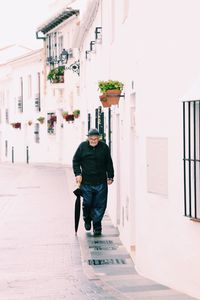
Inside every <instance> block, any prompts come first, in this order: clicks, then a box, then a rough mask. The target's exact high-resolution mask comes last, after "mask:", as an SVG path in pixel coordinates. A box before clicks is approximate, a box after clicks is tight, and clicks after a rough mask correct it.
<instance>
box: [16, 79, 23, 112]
mask: <svg viewBox="0 0 200 300" xmlns="http://www.w3.org/2000/svg"><path fill="white" fill-rule="evenodd" d="M19 90H20V96H19V97H18V102H17V106H18V110H19V112H23V78H22V77H20V85H19Z"/></svg>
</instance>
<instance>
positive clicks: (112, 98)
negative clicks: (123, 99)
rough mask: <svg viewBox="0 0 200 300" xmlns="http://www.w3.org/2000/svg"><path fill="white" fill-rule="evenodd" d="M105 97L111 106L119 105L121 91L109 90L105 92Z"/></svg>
mask: <svg viewBox="0 0 200 300" xmlns="http://www.w3.org/2000/svg"><path fill="white" fill-rule="evenodd" d="M105 95H106V97H107V99H108V102H109V103H110V105H117V104H119V98H120V95H121V91H120V90H107V91H106V92H105Z"/></svg>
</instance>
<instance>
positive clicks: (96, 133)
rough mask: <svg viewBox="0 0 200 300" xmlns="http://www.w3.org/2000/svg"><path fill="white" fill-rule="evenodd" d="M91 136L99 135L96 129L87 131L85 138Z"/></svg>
mask: <svg viewBox="0 0 200 300" xmlns="http://www.w3.org/2000/svg"><path fill="white" fill-rule="evenodd" d="M92 135H100V134H99V131H98V129H96V128H92V129H90V130H89V131H88V134H87V136H92Z"/></svg>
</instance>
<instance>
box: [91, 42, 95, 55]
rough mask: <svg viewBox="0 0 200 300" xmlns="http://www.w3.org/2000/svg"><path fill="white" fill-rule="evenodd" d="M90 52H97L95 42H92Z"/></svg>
mask: <svg viewBox="0 0 200 300" xmlns="http://www.w3.org/2000/svg"><path fill="white" fill-rule="evenodd" d="M90 51H91V52H92V53H94V52H96V42H95V41H91V42H90Z"/></svg>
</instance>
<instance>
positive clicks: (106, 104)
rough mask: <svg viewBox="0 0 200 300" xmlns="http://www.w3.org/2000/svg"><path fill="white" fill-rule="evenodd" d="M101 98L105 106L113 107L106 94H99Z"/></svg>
mask: <svg viewBox="0 0 200 300" xmlns="http://www.w3.org/2000/svg"><path fill="white" fill-rule="evenodd" d="M99 99H100V101H101V104H102V106H103V107H111V104H110V101H109V100H108V98H107V97H106V95H105V94H103V95H101V96H99Z"/></svg>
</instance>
